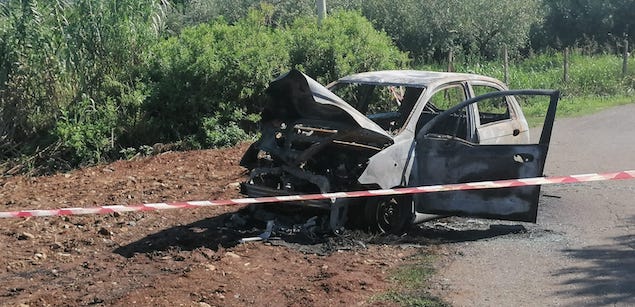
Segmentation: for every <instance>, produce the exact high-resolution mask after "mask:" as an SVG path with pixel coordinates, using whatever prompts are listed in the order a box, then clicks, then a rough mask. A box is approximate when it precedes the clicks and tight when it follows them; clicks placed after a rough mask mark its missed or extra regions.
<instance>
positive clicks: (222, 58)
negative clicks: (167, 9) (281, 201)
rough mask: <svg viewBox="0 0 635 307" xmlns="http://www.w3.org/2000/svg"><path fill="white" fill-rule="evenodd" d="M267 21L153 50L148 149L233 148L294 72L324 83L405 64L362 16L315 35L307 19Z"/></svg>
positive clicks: (258, 16)
mask: <svg viewBox="0 0 635 307" xmlns="http://www.w3.org/2000/svg"><path fill="white" fill-rule="evenodd" d="M270 14H271V11H270V10H269V9H267V7H266V6H265V7H264V9H263V10H252V11H251V12H250V13H249V16H248V17H247V18H244V19H240V20H238V21H237V22H236V23H235V24H233V25H230V24H228V23H227V22H226V21H225V20H223V19H218V20H215V21H213V22H212V23H210V24H202V25H197V26H194V27H190V28H185V29H183V31H182V32H181V33H180V34H179V35H178V36H177V37H173V38H169V39H167V40H165V41H164V42H162V43H160V44H158V45H157V46H156V47H155V48H153V58H152V60H151V63H152V65H151V76H152V80H154V85H153V93H152V96H151V98H150V100H149V102H148V103H147V104H146V105H145V107H144V109H145V113H146V115H147V120H146V122H147V123H149V126H148V131H151V132H153V134H152V136H151V137H150V139H148V141H149V140H152V142H159V141H161V142H171V141H178V140H184V139H186V138H188V137H190V136H192V135H194V136H197V138H198V142H199V143H200V144H201V145H203V146H214V147H216V146H229V145H233V144H235V143H236V142H238V141H239V140H240V139H244V138H245V136H246V135H247V132H250V131H246V130H248V129H247V127H248V126H250V125H243V123H244V122H249V121H250V120H249V119H250V118H253V117H254V114H257V113H259V112H260V110H261V109H262V106H263V103H264V99H265V97H263V93H264V90H265V89H266V87H267V86H268V84H269V82H270V81H271V80H272V79H274V78H275V77H277V76H279V75H280V74H282V73H284V72H286V71H287V70H289V69H290V68H291V67H294V66H295V67H298V68H300V69H302V70H305V71H306V72H307V73H308V74H309V75H311V76H313V77H316V78H317V79H318V80H320V81H322V82H328V81H332V80H335V79H337V78H339V77H341V76H343V75H346V74H349V73H353V72H360V71H367V70H376V69H389V68H398V67H403V66H404V65H405V64H406V63H407V56H406V54H404V53H402V52H400V51H398V50H397V49H396V48H395V47H394V46H393V45H392V43H391V41H390V38H388V36H386V35H385V34H383V33H380V32H378V31H376V30H374V29H373V27H372V25H371V24H370V23H369V22H368V21H367V20H366V19H365V18H363V17H362V16H361V15H360V14H359V13H352V12H340V13H336V14H334V15H333V16H331V17H330V18H329V19H327V20H326V21H325V22H324V24H323V25H322V27H320V28H319V27H318V26H317V20H316V19H315V18H310V17H303V18H299V19H297V20H296V21H295V22H293V23H292V25H290V26H288V27H279V28H272V27H270V26H267V23H268V21H269V20H270V18H271V15H270ZM251 126H253V125H251ZM148 135H149V136H150V134H149V133H148Z"/></svg>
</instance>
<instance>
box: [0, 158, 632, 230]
mask: <svg viewBox="0 0 635 307" xmlns="http://www.w3.org/2000/svg"><path fill="white" fill-rule="evenodd" d="M626 179H635V170H632V171H623V172H616V173H603V174H584V175H572V176H561V177H534V178H523V179H509V180H497V181H480V182H470V183H457V184H446V185H432V186H423V187H410V188H397V189H386V190H370V191H352V192H334V193H323V194H306V195H289V196H271V197H258V198H238V199H228V200H212V201H186V202H170V203H154V204H140V205H130V206H123V205H117V206H101V207H92V208H63V209H45V210H21V211H7V212H0V218H17V217H31V216H60V215H83V214H106V213H113V212H133V211H154V210H165V209H182V208H199V207H215V206H231V205H245V204H264V203H277V202H290V201H301V200H320V199H337V198H354V197H372V196H385V195H397V194H418V193H434V192H443V191H464V190H482V189H498V188H510V187H522V186H533V185H547V184H565V183H578V182H590V181H607V180H626Z"/></svg>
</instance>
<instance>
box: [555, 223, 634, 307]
mask: <svg viewBox="0 0 635 307" xmlns="http://www.w3.org/2000/svg"><path fill="white" fill-rule="evenodd" d="M634 223H635V217H632V218H631V219H630V221H629V222H627V225H624V226H625V227H632V225H633V224H634ZM612 239H613V240H614V243H613V244H608V245H598V246H589V247H585V248H582V249H567V250H564V253H565V254H566V255H568V256H569V257H571V258H573V259H576V260H583V261H584V264H583V265H580V266H575V267H569V268H565V269H562V270H560V271H559V272H557V274H556V275H557V276H565V277H567V278H568V280H567V282H566V284H575V285H577V286H578V287H576V288H579V290H576V291H574V292H567V293H560V294H564V295H569V296H592V297H594V298H596V299H595V300H594V301H592V302H589V303H588V304H587V305H594V306H597V305H614V304H626V305H630V304H634V303H635V235H626V236H620V237H616V238H612ZM576 263H579V261H577V262H576Z"/></svg>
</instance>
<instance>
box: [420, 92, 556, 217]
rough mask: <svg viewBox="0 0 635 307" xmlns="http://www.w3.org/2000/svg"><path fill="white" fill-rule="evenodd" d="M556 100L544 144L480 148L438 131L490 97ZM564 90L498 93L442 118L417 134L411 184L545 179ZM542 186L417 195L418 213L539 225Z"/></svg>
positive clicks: (547, 121)
mask: <svg viewBox="0 0 635 307" xmlns="http://www.w3.org/2000/svg"><path fill="white" fill-rule="evenodd" d="M510 95H523V96H532V97H533V96H545V99H550V102H549V108H548V110H547V114H546V116H545V122H544V125H543V129H542V133H541V136H540V141H539V142H538V144H497V145H480V144H474V143H470V142H468V141H466V140H463V139H460V138H457V137H456V136H453V135H445V134H438V133H434V131H438V130H439V129H435V126H436V125H443V124H447V123H446V121H447V120H448V119H449V118H450V115H451V114H453V113H455V112H456V111H457V110H460V109H462V108H465V107H467V106H469V105H471V104H474V103H477V102H479V101H481V100H484V99H489V98H495V97H502V96H510ZM559 95H560V94H559V92H558V91H547V90H518V91H500V92H492V93H488V94H485V95H482V96H478V97H475V98H472V99H469V100H466V101H464V102H462V103H460V104H458V105H456V106H455V107H452V108H450V109H448V110H446V111H445V112H443V113H441V114H439V115H438V116H436V117H435V118H433V119H432V120H430V121H429V122H428V123H426V124H425V125H424V126H423V127H422V128H421V129H420V130H419V131H418V133H417V136H416V144H415V148H414V149H415V155H414V163H413V168H412V171H411V173H410V180H409V184H408V185H409V186H425V185H437V184H452V183H467V182H475V181H491V180H503V179H518V178H529V177H539V176H542V175H543V170H544V165H545V160H546V158H547V150H548V149H549V141H550V139H551V132H552V130H553V122H554V118H555V114H556V106H557V103H558V98H559ZM539 194H540V186H526V187H512V188H500V189H487V190H470V191H453V192H440V193H424V194H416V195H415V196H414V203H415V209H416V211H417V212H421V213H430V214H439V215H454V216H473V217H482V218H491V219H500V220H511V221H524V222H534V223H535V222H536V216H537V212H538V197H539Z"/></svg>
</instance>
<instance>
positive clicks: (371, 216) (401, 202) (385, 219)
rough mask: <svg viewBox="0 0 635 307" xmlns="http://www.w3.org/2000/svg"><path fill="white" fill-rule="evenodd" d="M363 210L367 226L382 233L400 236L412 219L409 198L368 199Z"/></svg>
mask: <svg viewBox="0 0 635 307" xmlns="http://www.w3.org/2000/svg"><path fill="white" fill-rule="evenodd" d="M364 209H365V217H366V223H367V225H369V226H370V228H371V229H372V230H375V231H378V232H382V233H392V234H402V233H404V232H405V231H406V230H408V228H409V227H410V226H411V225H412V221H413V218H414V211H413V205H412V197H410V196H403V195H401V196H390V197H378V198H370V199H369V200H368V202H367V203H366V206H365V208H364Z"/></svg>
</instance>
